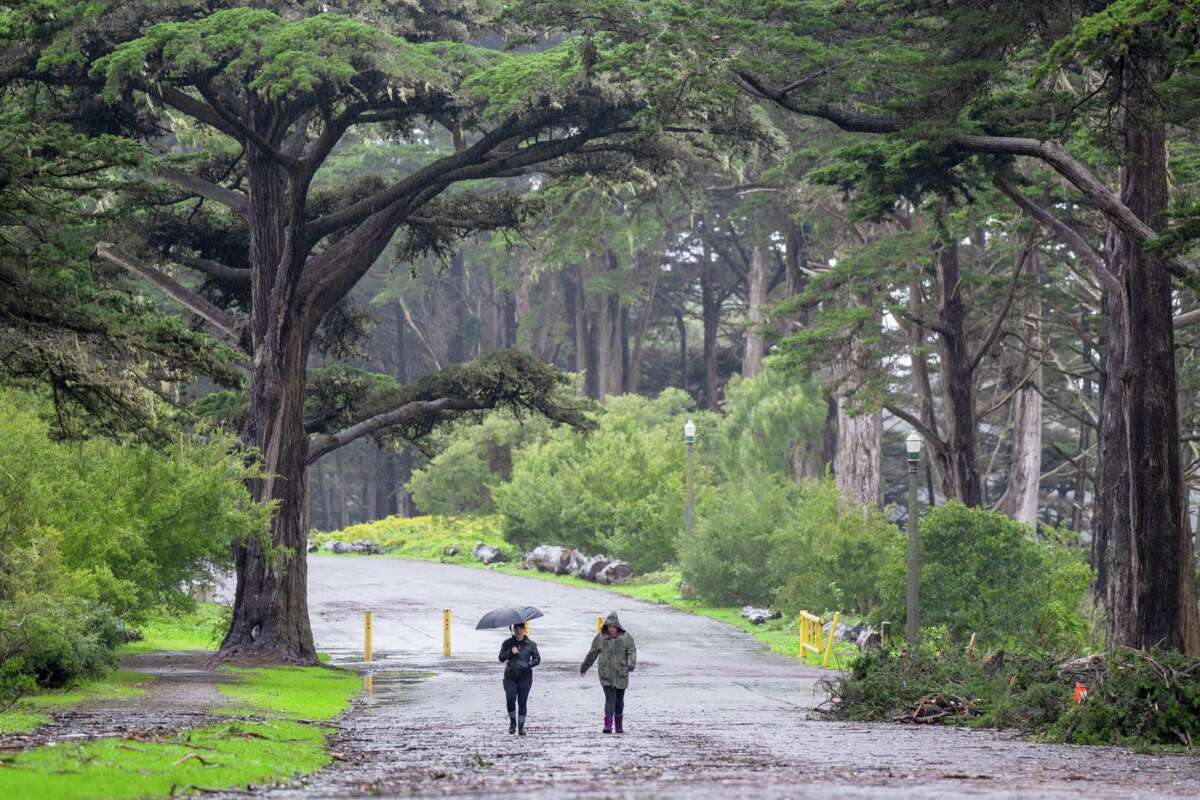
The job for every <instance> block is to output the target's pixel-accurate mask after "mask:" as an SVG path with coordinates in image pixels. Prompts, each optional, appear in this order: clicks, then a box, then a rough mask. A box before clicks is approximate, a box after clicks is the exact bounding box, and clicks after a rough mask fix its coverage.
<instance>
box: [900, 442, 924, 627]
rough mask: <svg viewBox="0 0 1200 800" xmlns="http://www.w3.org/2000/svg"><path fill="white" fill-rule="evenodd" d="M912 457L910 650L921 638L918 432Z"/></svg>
mask: <svg viewBox="0 0 1200 800" xmlns="http://www.w3.org/2000/svg"><path fill="white" fill-rule="evenodd" d="M904 449H905V450H906V451H907V453H908V602H907V608H906V612H907V613H906V617H905V618H906V623H905V626H904V635H905V637H906V638H907V639H908V645H909V647H912V648H916V646H917V642H918V641H919V640H920V638H921V617H920V611H919V609H918V593H919V591H920V588H919V587H920V582H921V557H920V552H919V551H918V549H917V541H918V529H919V522H918V520H917V517H918V515H919V513H918V510H917V465H918V464H919V463H920V462H921V436H920V434H918V433H917V432H916V431H913V432H912V433H910V434H909V435H908V438H907V439H905V440H904Z"/></svg>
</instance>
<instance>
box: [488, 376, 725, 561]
mask: <svg viewBox="0 0 1200 800" xmlns="http://www.w3.org/2000/svg"><path fill="white" fill-rule="evenodd" d="M607 402H608V406H607V408H606V409H605V410H604V411H602V412H600V413H599V414H598V417H597V420H596V429H595V430H594V431H592V432H590V433H588V434H586V435H585V434H583V433H580V432H578V431H574V430H567V429H558V430H555V431H553V432H551V434H550V435H549V437H548V438H547V439H546V441H544V442H534V443H531V444H529V445H526V446H525V447H523V448H521V449H520V450H518V451H517V452H516V454H515V456H514V463H513V473H512V479H511V480H510V481H508V482H506V483H502V484H499V485H497V486H495V487H493V489H492V496H493V498H494V499H495V502H496V508H497V509H498V510H499V511H500V513H501V514H503V515H504V534H505V537H506V538H507V539H508V540H509V541H511V542H513V543H515V544H517V545H519V546H521V547H523V548H529V547H531V546H533V545H537V544H542V543H547V544H549V543H554V544H564V545H570V546H573V547H578V548H581V549H583V550H585V551H587V552H599V551H603V552H604V553H606V554H607V555H610V556H614V557H617V558H622V559H625V560H627V561H629V562H630V563H631V564H632V565H633V567H634V569H635V570H637V571H639V572H645V571H650V570H655V569H658V568H659V567H661V566H662V565H663V564H665V563H669V562H672V561H674V560H675V558H676V544H677V542H678V537H679V533H680V531H681V530H682V529H683V503H684V498H683V484H684V465H685V462H686V456H685V451H684V443H683V437H682V434H681V430H682V427H683V423H684V420H685V419H687V416H688V408H689V406H690V403H691V401H690V399H689V398H688V397H687V395H686V394H684V393H683V392H681V391H679V390H677V389H668V390H666V391H664V392H663V393H662V394H661V395H659V396H658V397H657V398H654V399H649V398H644V397H638V396H636V395H624V396H620V397H610V398H609V399H608V401H607ZM692 416H694V417H695V419H696V422H697V424H698V425H700V426H702V429H705V428H706V429H707V430H708V432H709V433H710V434H711V432H712V430H713V428H715V422H714V420H713V418H712V417H711V415H707V414H695V413H693V414H692ZM703 441H704V439H703V438H702V439H701V446H700V447H698V448H697V453H698V461H697V476H698V480H697V483H698V484H701V485H702V484H704V483H705V480H704V473H705V466H704V464H703ZM701 491H702V490H701Z"/></svg>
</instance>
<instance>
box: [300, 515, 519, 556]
mask: <svg viewBox="0 0 1200 800" xmlns="http://www.w3.org/2000/svg"><path fill="white" fill-rule="evenodd" d="M500 525H501V518H500V516H499V515H498V514H493V515H490V516H461V517H446V516H425V517H386V518H385V519H379V520H375V521H374V522H365V523H362V524H361V525H351V526H350V527H349V528H343V529H342V530H340V531H330V532H327V533H317V534H315V535H314V536H313V537H312V538H313V540H314V541H315V542H317V543H318V544H320V545H322V546H324V545H325V544H326V543H327V542H357V541H360V540H366V541H371V542H374V543H375V544H377V545H379V546H380V547H382V548H383V549H384V550H385V551H387V554H388V555H390V556H393V557H395V558H411V559H417V560H420V561H440V562H442V563H445V564H473V563H476V562H475V557H474V556H473V555H472V554H471V551H472V550H474V548H475V545H476V544H478V543H479V542H484V543H486V544H490V545H492V546H493V547H496V548H499V549H500V550H502V551H503V552H504V553H505V555H507V556H508V557H509V559H510V560H511V559H517V558H519V557H520V553H519V552H518V550H517V548H516V547H514V546H512V545H511V544H509V543H507V542H505V541H504V537H503V536H502V535H501V533H500ZM447 550H456V551H457V552H456V553H455V554H454V555H450V556H448V555H446V551H447ZM322 552H325V551H324V550H322Z"/></svg>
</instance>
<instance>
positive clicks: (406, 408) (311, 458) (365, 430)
mask: <svg viewBox="0 0 1200 800" xmlns="http://www.w3.org/2000/svg"><path fill="white" fill-rule="evenodd" d="M494 405H495V404H494V403H490V404H476V403H472V402H471V401H469V400H465V399H463V398H455V397H441V398H438V399H437V400H414V401H413V402H411V403H405V404H404V405H402V406H400V407H399V408H394V409H392V410H391V411H385V412H383V413H382V414H376V415H375V416H373V417H368V418H367V419H364V420H363V421H362V422H359V423H357V424H355V425H351V426H350V427H348V428H345V429H343V430H340V431H338V432H337V433H327V434H320V435H317V436H313V437H312V438H311V439H310V440H309V446H308V456H307V458H306V460H305V463H307V464H314V463H316V462H317V461H319V460H320V459H321V457H322V456H324V455H327V454H329V453H332V452H333V451H334V450H337V449H338V448H341V447H345V446H346V445H348V444H350V443H351V442H353V441H356V440H358V439H361V438H363V437H364V436H370V435H372V434H374V433H379V432H380V431H383V430H385V429H387V428H392V427H395V426H397V425H402V424H404V423H405V422H406V421H408V420H411V419H414V418H416V417H417V416H419V415H423V414H438V415H441V414H445V413H447V412H463V411H475V410H483V409H486V408H491V407H493V406H494Z"/></svg>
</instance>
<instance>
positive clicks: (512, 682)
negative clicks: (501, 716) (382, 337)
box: [504, 670, 533, 717]
mask: <svg viewBox="0 0 1200 800" xmlns="http://www.w3.org/2000/svg"><path fill="white" fill-rule="evenodd" d="M532 688H533V672H532V671H530V670H526V672H525V674H524V675H522V676H521V677H519V678H510V677H508V676H507V675H505V676H504V705H505V706H507V707H508V713H509V714H512V713H513V712H514V711H516V710H517V709H518V708H519V709H520V714H521V716H522V717H523V716H525V710H526V708H527V707H528V705H529V690H530V689H532Z"/></svg>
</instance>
